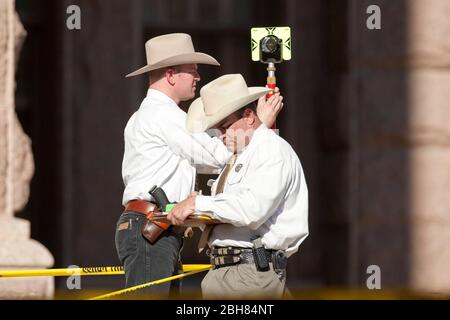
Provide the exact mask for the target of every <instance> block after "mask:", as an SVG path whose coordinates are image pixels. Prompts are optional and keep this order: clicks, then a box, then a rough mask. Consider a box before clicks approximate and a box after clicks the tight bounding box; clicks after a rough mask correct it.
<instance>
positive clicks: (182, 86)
mask: <svg viewBox="0 0 450 320" xmlns="http://www.w3.org/2000/svg"><path fill="white" fill-rule="evenodd" d="M197 68H198V67H197V64H183V65H180V66H176V67H174V73H173V76H174V89H175V92H176V94H177V96H178V98H179V99H180V101H186V100H190V99H192V98H194V96H195V90H196V88H197V86H196V85H197V82H198V81H200V75H199V74H198V72H197Z"/></svg>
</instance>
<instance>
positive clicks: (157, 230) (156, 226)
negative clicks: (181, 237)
mask: <svg viewBox="0 0 450 320" xmlns="http://www.w3.org/2000/svg"><path fill="white" fill-rule="evenodd" d="M152 215H153V212H149V213H148V214H147V221H146V222H145V223H144V225H143V226H142V229H141V232H142V235H143V236H144V238H145V239H147V240H148V241H150V243H151V244H153V243H155V242H156V240H158V238H159V236H160V235H161V233H163V232H164V230H166V229H167V228H168V227H169V226H168V227H167V228H163V227H162V226H161V224H163V223H158V222H154V221H151V220H150V218H151V216H152Z"/></svg>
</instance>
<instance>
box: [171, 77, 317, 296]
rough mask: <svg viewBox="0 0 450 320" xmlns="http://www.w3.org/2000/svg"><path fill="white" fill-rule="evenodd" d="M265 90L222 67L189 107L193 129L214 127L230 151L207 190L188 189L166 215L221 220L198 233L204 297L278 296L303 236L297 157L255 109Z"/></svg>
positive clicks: (302, 183) (304, 209) (304, 199)
mask: <svg viewBox="0 0 450 320" xmlns="http://www.w3.org/2000/svg"><path fill="white" fill-rule="evenodd" d="M266 93H267V89H266V88H263V87H250V88H248V87H247V85H246V83H245V81H244V79H243V77H242V76H241V75H239V74H231V75H225V76H222V77H220V78H218V79H216V80H214V81H212V82H210V83H208V84H207V85H205V86H204V87H203V88H202V89H201V90H200V98H198V99H196V100H195V101H194V102H193V103H192V104H191V106H190V108H189V111H188V116H187V127H188V129H189V130H190V131H191V132H201V131H204V130H207V129H211V128H214V129H216V130H217V131H218V135H219V136H220V139H221V140H222V141H223V143H224V145H226V146H227V148H228V149H229V150H230V151H231V152H232V153H233V156H232V157H231V161H229V163H228V165H227V166H226V167H225V169H224V170H223V171H222V173H221V174H220V176H219V178H218V180H216V182H215V183H214V185H213V187H212V196H202V195H191V196H190V197H189V198H187V199H186V200H184V201H182V202H180V203H179V204H177V205H176V206H175V207H174V209H173V210H172V211H171V212H170V213H169V215H168V218H169V220H171V222H172V223H173V224H175V225H180V224H183V222H184V220H185V219H186V218H187V217H188V216H189V215H191V214H193V213H194V212H199V211H200V212H202V211H205V212H210V213H212V214H213V216H214V218H216V219H218V220H221V221H222V222H223V224H218V225H216V226H214V227H207V228H206V231H210V235H209V238H208V233H207V232H204V233H203V235H205V236H204V237H202V238H201V239H200V242H202V239H203V240H205V243H206V241H208V244H209V247H210V249H209V251H208V254H209V256H210V258H211V263H212V264H213V269H212V270H210V271H209V272H208V274H207V275H206V276H205V278H204V279H203V281H202V292H203V295H204V297H205V298H249V297H253V298H259V297H263V298H280V297H282V296H283V292H284V289H285V277H286V264H287V258H288V257H289V256H291V255H292V254H294V253H295V252H297V251H298V248H299V245H300V244H301V243H302V242H303V240H304V239H305V238H306V237H307V236H308V189H307V186H306V180H305V176H304V174H303V169H302V166H301V164H300V160H299V158H298V156H297V155H296V153H295V152H294V150H293V149H292V148H291V146H290V145H289V144H288V143H287V142H286V141H285V140H283V139H282V138H281V137H280V136H278V135H277V134H275V133H274V132H273V131H272V130H270V129H268V128H267V127H266V126H265V125H264V124H263V123H262V122H261V120H260V119H259V118H258V116H257V114H256V112H255V103H254V102H255V100H257V99H258V98H259V97H261V96H263V95H264V94H266ZM202 246H203V245H202V243H200V247H202Z"/></svg>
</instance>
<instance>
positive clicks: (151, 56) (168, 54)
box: [126, 33, 220, 77]
mask: <svg viewBox="0 0 450 320" xmlns="http://www.w3.org/2000/svg"><path fill="white" fill-rule="evenodd" d="M145 54H146V56H147V65H146V66H145V67H142V68H140V69H138V70H136V71H133V72H131V73H129V74H127V75H126V77H132V76H137V75H138V74H141V73H145V72H149V71H152V70H156V69H160V68H164V67H170V66H178V65H181V64H191V63H201V64H212V65H214V66H219V65H220V64H219V63H218V62H217V60H216V59H214V58H213V57H211V56H210V55H207V54H204V53H201V52H195V50H194V45H193V44H192V39H191V36H190V35H188V34H186V33H171V34H165V35H162V36H158V37H155V38H152V39H150V40H148V41H147V42H146V43H145Z"/></svg>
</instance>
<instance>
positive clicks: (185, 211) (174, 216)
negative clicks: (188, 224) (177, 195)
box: [167, 193, 197, 226]
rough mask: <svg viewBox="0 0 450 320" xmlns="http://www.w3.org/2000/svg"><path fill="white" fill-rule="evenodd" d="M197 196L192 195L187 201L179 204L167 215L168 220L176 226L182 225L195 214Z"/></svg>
mask: <svg viewBox="0 0 450 320" xmlns="http://www.w3.org/2000/svg"><path fill="white" fill-rule="evenodd" d="M196 196H197V194H196V193H191V195H190V196H189V197H188V198H187V199H185V200H183V201H181V202H179V203H177V204H176V205H175V207H173V209H172V211H170V212H169V213H168V214H167V219H168V220H169V221H170V222H171V223H172V224H174V225H176V226H179V225H182V224H183V223H184V220H186V218H187V217H188V216H189V215H191V214H193V213H194V212H195V198H196Z"/></svg>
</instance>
